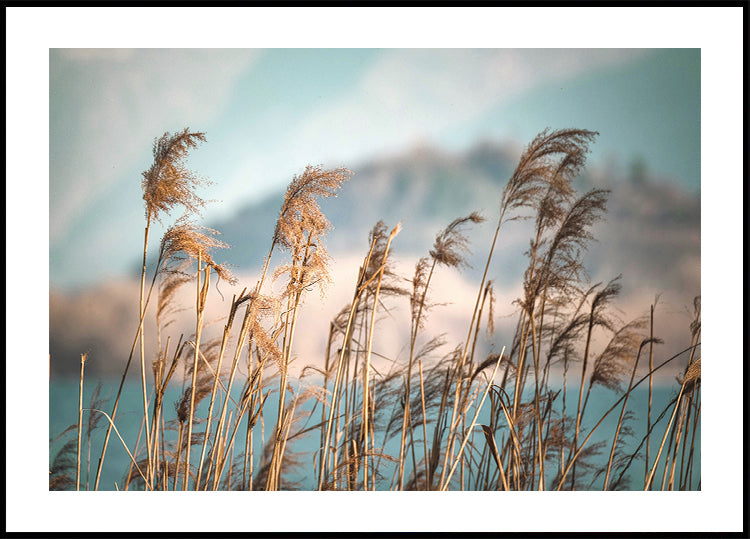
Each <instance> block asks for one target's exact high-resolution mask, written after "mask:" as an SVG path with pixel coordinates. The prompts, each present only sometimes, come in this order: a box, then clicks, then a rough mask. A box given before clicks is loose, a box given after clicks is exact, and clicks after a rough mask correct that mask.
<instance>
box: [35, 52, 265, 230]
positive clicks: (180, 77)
mask: <svg viewBox="0 0 750 539" xmlns="http://www.w3.org/2000/svg"><path fill="white" fill-rule="evenodd" d="M258 54H259V52H258V51H257V50H242V49H232V50H214V49H201V50H192V49H98V50H97V49H75V50H61V51H60V54H59V56H58V59H57V61H56V60H55V57H54V55H53V56H52V59H51V68H52V69H51V73H56V74H57V76H56V77H51V80H50V89H51V95H54V94H55V92H56V91H58V90H59V89H62V88H68V89H72V90H73V92H72V93H73V95H74V96H75V97H74V99H75V100H80V101H81V102H82V106H80V107H76V106H72V105H74V104H72V103H68V102H55V101H53V102H52V103H51V107H53V108H54V107H55V106H57V107H65V108H67V109H68V110H62V111H58V112H59V113H60V114H63V115H68V114H75V116H74V117H69V120H70V121H71V122H72V124H73V127H74V128H73V129H71V131H70V132H69V133H66V135H68V136H70V137H71V138H70V140H69V141H66V140H54V139H53V140H51V141H50V144H51V146H52V148H51V149H52V150H54V146H55V145H56V144H64V145H66V147H67V148H69V150H70V154H69V157H68V158H67V159H70V160H72V161H73V163H72V165H71V166H68V167H65V168H66V169H67V171H68V172H67V174H66V176H67V177H64V176H63V177H61V176H56V174H55V170H53V171H52V172H53V174H51V177H50V183H51V184H58V185H65V186H66V188H65V189H55V187H56V186H52V185H51V187H52V188H53V191H57V192H58V193H59V196H57V197H55V201H54V204H53V205H51V207H50V221H51V226H50V239H51V241H53V242H54V241H55V240H57V239H60V238H61V237H62V236H63V235H64V234H65V231H66V228H67V227H68V226H69V225H70V223H71V221H72V220H73V219H74V218H75V216H76V215H78V214H79V213H80V212H82V211H84V210H85V208H86V205H87V204H88V203H89V201H91V200H94V199H95V197H96V196H97V195H99V194H101V193H102V192H104V191H105V190H106V189H107V187H108V186H110V185H111V184H112V183H113V182H116V181H117V180H118V179H119V178H121V175H122V174H123V173H125V171H126V170H127V169H128V168H129V167H132V166H133V165H134V164H136V163H137V162H138V160H139V159H142V158H143V156H144V155H146V156H147V154H144V153H143V148H144V147H145V148H148V147H149V146H150V144H151V142H152V140H153V138H154V136H155V134H157V135H158V134H159V133H162V132H164V131H166V130H174V129H178V128H180V127H184V126H190V127H191V128H193V129H202V128H203V127H204V126H205V125H206V124H207V123H209V122H210V121H211V120H212V119H213V118H214V117H215V116H216V115H217V114H219V113H220V112H221V111H222V110H223V107H224V106H226V105H227V103H228V100H229V98H230V97H231V91H232V89H233V88H234V85H235V82H236V80H237V78H238V77H239V76H240V75H241V74H243V73H244V72H245V71H246V70H247V69H248V68H249V67H250V66H251V65H252V63H253V61H254V60H255V59H256V58H257V56H258ZM81 68H85V69H84V70H81ZM81 72H83V73H85V77H77V76H75V75H74V74H75V73H81ZM56 87H57V88H56ZM75 111H80V112H75ZM53 135H54V133H53ZM72 171H75V174H76V175H75V177H73V172H72Z"/></svg>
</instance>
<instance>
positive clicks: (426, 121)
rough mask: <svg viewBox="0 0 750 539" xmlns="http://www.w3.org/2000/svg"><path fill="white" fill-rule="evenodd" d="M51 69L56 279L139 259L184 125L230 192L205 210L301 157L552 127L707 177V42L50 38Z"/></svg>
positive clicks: (616, 155) (268, 180)
mask: <svg viewBox="0 0 750 539" xmlns="http://www.w3.org/2000/svg"><path fill="white" fill-rule="evenodd" d="M49 74H50V90H49V126H50V135H49V137H50V139H49V141H50V179H49V189H50V283H51V284H52V285H57V286H78V285H84V284H87V283H91V282H94V281H96V280H98V279H101V278H105V277H107V276H113V275H118V274H121V273H122V272H123V271H125V270H126V269H129V265H130V264H132V260H134V255H133V253H137V252H138V250H139V245H140V242H141V241H142V239H141V238H140V233H139V232H136V231H138V230H140V229H141V228H142V227H143V210H142V200H141V193H140V179H141V176H140V173H141V171H143V170H145V169H146V168H148V166H149V164H150V161H151V144H152V142H153V139H154V138H155V137H157V136H159V135H161V134H162V133H164V132H165V131H170V132H173V131H175V130H178V129H182V128H184V127H190V128H191V129H193V130H199V131H204V132H206V134H207V139H208V142H207V143H206V144H203V145H202V146H201V147H200V148H199V149H198V150H195V151H194V152H193V153H192V156H191V158H190V161H189V163H190V166H191V168H193V169H194V170H195V171H197V172H198V173H199V174H201V175H203V176H205V177H207V178H209V179H211V180H213V181H214V182H215V184H214V185H212V186H211V187H210V188H208V189H207V190H206V191H205V192H204V195H205V196H206V197H207V198H211V199H218V200H219V201H221V203H220V204H214V205H213V206H211V207H209V208H208V209H207V210H206V212H205V214H204V217H205V218H206V220H207V221H210V220H211V219H212V218H213V217H215V216H217V215H218V214H219V213H220V212H221V213H223V212H227V211H232V210H234V209H236V208H238V207H239V206H241V205H243V204H245V203H247V202H249V201H253V200H258V199H261V198H262V197H264V196H266V195H268V194H269V193H271V192H273V191H276V190H279V189H282V188H283V187H284V186H285V185H286V183H287V182H288V181H289V179H290V178H291V177H292V176H293V175H294V174H296V173H299V172H300V171H301V170H302V169H303V168H304V166H305V165H307V164H324V165H325V166H339V165H344V166H347V167H350V168H354V169H356V166H357V165H358V164H360V163H362V162H363V161H366V160H368V159H370V158H373V157H377V156H381V155H388V154H393V153H396V152H401V151H406V150H408V149H409V148H410V147H413V146H414V145H420V144H431V145H435V146H437V147H440V148H443V149H445V150H447V151H462V150H464V149H466V148H468V147H470V146H471V145H472V144H475V143H476V142H478V141H479V140H481V139H485V138H492V139H497V140H511V141H514V142H516V143H517V144H518V145H519V147H520V145H524V144H526V143H528V141H530V140H531V139H532V138H533V137H534V136H535V135H536V134H537V133H538V132H539V131H541V130H542V129H544V128H546V127H551V128H562V127H581V128H586V129H592V130H596V131H599V132H600V137H599V139H598V141H597V143H596V144H595V145H594V147H593V151H592V155H591V158H590V163H592V165H596V164H601V163H603V162H610V163H612V162H616V163H618V164H620V165H621V166H628V165H629V164H630V163H632V162H634V161H641V162H643V163H645V165H646V166H647V168H648V170H649V171H650V172H651V173H653V174H655V175H657V176H659V177H663V178H664V179H666V180H669V181H675V182H680V183H682V184H683V185H684V186H685V187H687V188H689V189H690V190H700V75H701V57H700V49H657V50H647V49H50V53H49ZM355 172H356V170H355ZM158 233H159V231H158V230H157V234H158ZM155 237H159V236H158V235H155ZM80 260H86V264H85V265H83V266H82V265H81V264H80V262H79V261H80Z"/></svg>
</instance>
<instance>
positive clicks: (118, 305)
mask: <svg viewBox="0 0 750 539" xmlns="http://www.w3.org/2000/svg"><path fill="white" fill-rule="evenodd" d="M520 153H521V148H520V147H518V146H512V145H509V144H499V143H495V142H482V143H480V144H478V145H476V146H475V147H473V148H471V149H470V150H468V151H467V152H465V153H463V154H448V153H445V152H442V151H440V150H438V149H435V148H431V147H427V146H422V147H416V148H413V149H411V150H410V151H407V152H405V153H403V154H401V155H397V156H392V157H389V158H381V159H375V160H372V161H370V162H368V163H364V164H361V165H359V166H352V167H351V168H352V170H353V171H354V172H355V174H354V176H352V178H351V180H350V181H349V182H347V183H346V184H345V185H344V186H343V187H342V189H341V191H340V193H339V196H338V197H336V198H332V199H326V200H323V201H321V207H322V209H323V211H324V213H325V215H326V216H327V217H328V219H329V220H330V221H331V223H332V224H333V226H334V229H333V230H332V231H331V232H330V233H329V234H328V236H327V246H328V250H329V253H330V254H331V255H332V257H333V259H334V261H337V260H346V261H347V262H346V264H350V265H352V264H357V263H358V262H357V261H358V260H360V259H361V257H363V256H364V255H365V254H366V252H367V248H368V246H369V243H368V234H369V231H370V230H371V229H372V227H373V226H374V225H375V223H376V222H377V221H378V220H380V219H382V220H383V221H384V222H385V223H386V224H387V225H388V226H389V227H392V226H394V225H395V224H396V223H398V222H401V223H402V225H403V229H402V232H401V233H400V234H399V236H398V237H397V238H396V240H395V241H394V244H393V257H394V258H396V259H399V258H400V259H402V260H408V261H410V262H409V264H412V263H413V262H411V261H413V260H416V259H417V258H418V257H420V256H426V255H427V253H428V252H429V250H430V248H431V247H432V243H433V241H434V238H435V235H436V234H437V233H438V232H439V231H440V230H442V229H443V228H444V227H445V226H446V225H447V224H448V223H450V222H451V221H452V220H453V219H455V218H457V217H461V216H465V215H468V214H469V213H471V212H472V211H480V212H481V213H482V214H483V215H484V216H485V217H486V219H487V221H486V222H485V223H482V224H480V225H473V226H472V228H471V229H467V230H466V233H467V234H466V235H467V237H468V238H469V240H470V248H471V251H472V253H473V254H472V255H471V256H470V257H469V262H470V264H471V265H472V266H473V268H469V269H468V270H466V271H465V272H464V273H463V274H462V278H465V279H466V281H467V282H471V281H474V282H476V281H478V280H479V276H480V271H481V270H482V269H483V267H484V261H485V260H486V256H487V252H488V249H489V246H490V242H491V239H492V234H493V233H494V230H495V226H496V219H497V211H498V206H499V200H500V196H501V193H502V189H503V188H504V186H505V183H506V181H507V179H508V178H509V177H510V175H511V174H512V173H513V170H514V168H515V165H516V163H517V161H518V158H519V156H520ZM302 171H303V169H302V168H301V169H300V171H299V172H300V173H301V172H302ZM575 185H576V187H577V190H578V191H579V193H580V194H582V193H584V192H585V191H587V190H589V189H591V188H593V187H598V188H606V189H610V190H611V194H610V197H609V202H608V212H607V214H606V217H605V220H604V221H602V222H600V223H597V224H596V225H595V226H594V228H593V230H592V232H593V234H594V236H595V237H596V240H597V241H595V242H592V243H591V245H590V248H589V250H588V252H587V253H586V258H585V265H586V268H587V270H588V272H589V275H590V278H591V280H592V281H593V282H600V281H608V280H610V279H612V278H613V277H615V276H617V275H619V274H622V275H623V278H622V284H623V293H622V297H621V300H622V303H623V305H625V306H628V308H630V310H631V311H633V310H634V311H637V314H641V313H642V312H643V311H644V310H647V309H648V305H649V304H650V302H651V301H653V298H654V296H655V295H657V294H662V297H663V298H667V302H668V304H669V305H670V306H669V308H668V311H669V312H671V313H676V312H679V311H680V310H681V309H682V308H683V306H686V305H691V304H692V299H693V297H694V296H696V295H699V294H700V193H695V192H689V191H687V190H686V189H685V188H683V187H682V185H681V184H680V183H679V182H677V181H675V180H671V181H670V180H669V179H665V178H658V177H655V176H654V175H653V174H651V173H649V171H648V170H647V168H646V166H645V164H644V163H642V162H638V161H635V162H634V163H632V164H631V166H630V168H626V169H624V170H623V169H622V168H620V167H618V166H615V165H613V164H612V163H608V164H605V165H601V166H598V167H588V168H586V169H585V171H584V173H583V174H582V175H581V176H580V177H579V178H577V179H576V181H575ZM283 195H284V193H283V192H279V193H277V194H276V195H274V196H271V197H268V198H267V199H265V200H263V201H262V202H258V203H254V204H249V205H247V206H245V207H244V208H242V209H241V210H240V211H238V212H236V213H235V214H234V215H232V216H229V217H227V218H226V219H224V220H221V221H217V222H212V223H206V224H207V226H209V227H211V228H215V229H217V230H219V231H220V232H222V234H223V235H222V236H221V239H222V240H223V241H225V242H226V243H228V244H229V245H231V247H232V248H231V249H229V250H225V251H221V252H218V253H216V256H215V258H216V260H217V261H220V262H224V261H226V262H228V263H229V264H231V265H232V266H234V267H233V270H234V271H235V272H236V273H238V274H243V275H249V274H251V273H253V272H255V271H257V269H258V268H260V266H261V265H262V263H263V261H264V257H265V256H267V254H268V249H269V247H270V241H271V238H272V234H273V230H274V226H275V221H276V218H277V216H278V212H279V208H280V206H281V202H282V200H283ZM532 226H533V221H529V220H526V221H524V220H519V221H512V222H509V223H507V224H506V225H504V228H503V229H502V233H501V237H500V239H499V241H498V246H497V248H496V249H497V250H496V253H495V256H494V258H493V265H492V266H491V268H490V273H489V276H488V277H489V278H490V279H494V280H496V283H498V286H500V287H501V288H503V289H505V290H506V291H509V293H510V291H512V290H513V289H514V288H516V289H517V288H518V286H519V283H520V281H521V279H522V277H523V272H524V270H525V268H526V265H527V262H528V261H527V259H526V257H525V256H524V252H525V250H526V249H527V248H528V245H529V239H530V236H531V227H532ZM352 261H353V262H352ZM273 262H274V263H273V266H276V265H278V264H279V263H280V258H279V257H278V255H276V254H275V255H274V261H273ZM343 264H344V262H342V268H343ZM342 271H343V269H342ZM353 271H355V272H356V266H354V269H353ZM354 275H356V273H355V274H354ZM404 277H406V278H408V277H410V275H406V274H405V275H404ZM346 278H349V277H346ZM351 278H353V277H351ZM253 283H254V281H252V282H251V283H249V284H250V285H252V284H253ZM245 284H248V283H245ZM350 285H351V283H350V282H346V283H345V284H344V286H346V287H348V286H350ZM333 286H334V287H335V286H336V283H334V285H333ZM472 286H473V285H472ZM212 288H213V286H212ZM226 292H227V291H226V290H224V293H225V294H226ZM446 292H447V291H446ZM231 293H232V292H229V294H230V296H229V297H230V298H231ZM512 293H515V292H512ZM447 295H448V296H450V294H447ZM137 296H138V285H137V278H136V279H129V280H127V281H121V282H119V283H115V284H114V285H113V286H109V285H106V284H102V285H101V286H99V287H98V288H97V289H95V290H84V291H81V292H71V291H65V292H63V291H56V290H51V291H50V353H51V356H52V371H53V375H55V373H59V374H67V373H70V374H75V373H76V371H77V369H78V360H79V357H80V356H79V354H80V353H81V352H84V351H86V350H89V349H90V350H92V357H98V358H100V359H99V360H98V361H95V362H92V364H91V368H92V370H94V371H99V372H101V373H112V374H114V373H119V372H121V371H122V366H123V365H124V360H125V359H127V352H128V351H129V349H130V345H132V338H133V337H132V335H134V333H135V326H134V320H133V319H134V312H135V313H137V307H136V305H137ZM348 297H349V291H348V288H347V292H346V293H345V294H344V295H343V296H342V298H343V299H342V302H343V301H346V298H348ZM460 299H461V298H458V299H457V300H456V301H460ZM190 301H191V300H189V299H188V300H187V304H188V305H189V304H190ZM193 301H194V300H193ZM451 301H453V300H451ZM663 301H664V300H663ZM337 307H340V305H339V306H337ZM511 307H512V306H511V305H510V304H509V305H508V306H507V308H508V309H510V308H511ZM188 310H189V309H188ZM625 310H627V308H626V309H625ZM188 314H189V313H188ZM628 314H630V313H628ZM217 316H218V315H217ZM136 317H137V315H136ZM688 323H689V321H686V320H683V319H682V318H680V320H679V321H678V323H676V324H677V325H676V326H675V327H676V329H675V331H677V330H679V331H682V329H683V326H685V327H687V324H688ZM152 335H153V332H152ZM115 350H116V351H117V352H114V351H115ZM94 352H95V353H94ZM109 354H113V356H112V358H111V360H110V359H108V355H109ZM115 356H116V357H115ZM123 358H124V359H123ZM88 368H89V367H88V364H87V369H88Z"/></svg>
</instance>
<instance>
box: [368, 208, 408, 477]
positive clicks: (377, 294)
mask: <svg viewBox="0 0 750 539" xmlns="http://www.w3.org/2000/svg"><path fill="white" fill-rule="evenodd" d="M400 231H401V223H398V224H397V225H396V226H395V227H393V229H392V230H391V233H390V234H389V235H388V241H387V243H386V245H385V249H384V250H383V258H382V262H381V266H380V269H379V270H378V272H377V273H378V274H379V275H378V281H377V285H376V286H375V299H374V300H373V304H372V314H371V315H370V329H369V332H368V335H367V347H366V349H365V367H364V369H365V370H364V382H363V387H362V428H363V432H364V438H363V446H362V447H363V450H364V461H363V466H362V470H363V472H362V473H363V479H364V487H365V490H368V487H367V472H368V468H367V452H368V451H369V450H370V449H369V444H368V433H369V431H368V427H369V423H368V412H369V398H370V359H371V357H372V337H373V334H374V332H375V312H376V310H377V307H378V298H379V297H380V287H381V285H382V283H383V275H384V273H385V267H386V262H387V260H388V251H389V250H390V248H391V242H392V241H393V238H395V237H396V236H397V235H398V233H399V232H400Z"/></svg>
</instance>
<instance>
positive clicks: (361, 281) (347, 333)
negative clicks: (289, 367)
mask: <svg viewBox="0 0 750 539" xmlns="http://www.w3.org/2000/svg"><path fill="white" fill-rule="evenodd" d="M375 243H376V238H375V237H374V236H373V237H372V240H371V242H370V250H369V252H368V253H367V256H366V257H365V261H364V264H363V265H362V266H361V267H360V270H359V276H358V278H357V285H356V286H355V289H354V298H353V299H352V303H351V308H350V309H349V316H348V319H347V322H346V329H345V330H344V337H343V343H342V345H341V350H340V352H339V359H338V362H337V365H336V377H335V380H334V384H333V395H332V397H331V411H330V413H329V415H328V423H327V427H326V434H325V440H324V443H323V446H322V447H321V451H323V459H322V461H321V466H320V475H319V477H318V490H323V480H324V478H325V477H326V476H327V469H326V461H327V458H328V451H329V447H328V444H329V443H330V440H331V433H332V430H333V424H334V417H335V418H336V422H338V401H339V399H338V396H339V389H340V385H341V378H342V377H343V374H344V373H343V369H342V366H343V365H344V357H345V355H346V354H347V353H348V350H349V347H350V344H351V336H352V330H353V324H354V319H355V317H356V314H357V311H358V308H359V301H360V298H361V297H362V292H363V291H364V290H365V287H366V284H367V283H366V282H365V278H366V270H367V268H368V266H369V265H370V258H371V256H372V254H373V250H374V249H375ZM334 457H335V452H334ZM333 469H334V470H336V466H335V465H334V468H333Z"/></svg>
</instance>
